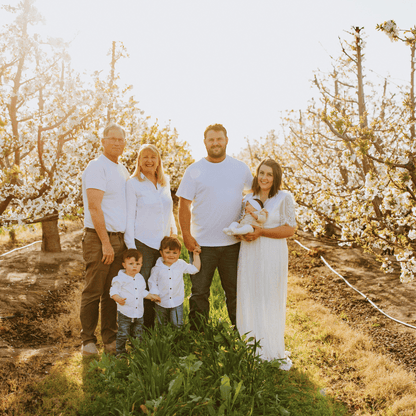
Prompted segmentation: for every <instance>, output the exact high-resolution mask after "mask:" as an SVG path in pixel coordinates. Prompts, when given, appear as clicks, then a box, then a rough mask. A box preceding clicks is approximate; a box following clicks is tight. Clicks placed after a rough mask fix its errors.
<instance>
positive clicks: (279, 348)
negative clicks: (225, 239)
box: [237, 190, 296, 370]
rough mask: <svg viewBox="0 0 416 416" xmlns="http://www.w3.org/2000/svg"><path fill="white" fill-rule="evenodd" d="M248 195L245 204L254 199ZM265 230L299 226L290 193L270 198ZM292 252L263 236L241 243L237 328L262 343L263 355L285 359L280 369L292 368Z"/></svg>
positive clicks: (261, 350) (283, 192)
mask: <svg viewBox="0 0 416 416" xmlns="http://www.w3.org/2000/svg"><path fill="white" fill-rule="evenodd" d="M255 197H256V196H253V195H252V194H250V195H247V196H246V198H245V200H244V203H245V202H246V201H247V200H248V199H251V198H255ZM264 208H265V209H266V210H267V211H268V217H267V220H266V222H265V224H264V228H275V227H278V226H281V225H285V224H286V225H289V226H291V227H295V226H296V219H295V202H294V199H293V197H292V194H291V193H290V192H288V191H282V190H281V191H279V192H278V193H277V194H276V195H275V196H274V197H272V198H270V199H267V200H266V202H265V204H264ZM287 274H288V249H287V243H286V239H285V238H279V239H277V238H268V237H259V238H258V239H257V240H255V241H252V242H246V241H242V242H241V248H240V255H239V260H238V275H237V328H238V331H239V332H240V334H241V335H243V334H246V333H248V335H247V336H248V337H255V339H256V340H257V341H260V346H261V349H260V351H259V355H260V357H261V358H262V359H264V360H268V361H272V360H275V359H284V361H283V362H282V363H281V366H280V368H281V369H283V370H289V369H290V367H291V366H292V362H291V360H290V359H289V358H288V353H287V352H285V343H284V331H285V321H286V295H287Z"/></svg>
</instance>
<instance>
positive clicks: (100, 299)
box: [81, 124, 296, 369]
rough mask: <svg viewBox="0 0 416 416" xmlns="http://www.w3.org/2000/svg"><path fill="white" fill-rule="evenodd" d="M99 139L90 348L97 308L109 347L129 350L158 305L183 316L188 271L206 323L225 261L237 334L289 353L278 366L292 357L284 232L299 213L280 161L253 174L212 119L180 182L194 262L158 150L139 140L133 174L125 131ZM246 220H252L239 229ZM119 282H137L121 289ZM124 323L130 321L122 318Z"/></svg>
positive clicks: (275, 354) (91, 220)
mask: <svg viewBox="0 0 416 416" xmlns="http://www.w3.org/2000/svg"><path fill="white" fill-rule="evenodd" d="M101 142H102V145H103V149H104V151H103V155H101V156H100V157H99V158H98V159H96V160H93V161H91V162H90V164H89V165H88V167H87V169H86V170H85V172H84V174H83V181H82V182H83V185H82V187H83V198H84V209H85V232H84V236H83V252H84V259H85V262H86V269H87V273H86V284H85V288H84V291H83V293H82V300H81V324H82V332H81V337H82V342H83V346H82V351H83V353H84V354H85V355H88V354H96V353H97V347H96V341H97V339H96V336H95V329H96V326H97V323H98V313H99V309H100V307H101V336H102V340H103V343H104V349H105V351H106V352H108V353H112V352H116V351H117V352H118V353H120V352H121V351H123V352H124V351H125V350H124V348H125V342H126V339H127V337H128V335H131V336H136V337H140V334H141V327H142V326H143V325H144V326H145V327H151V326H152V325H154V322H155V313H154V310H155V309H156V312H157V313H156V315H157V321H158V322H159V324H166V323H167V322H171V323H173V324H174V325H177V326H181V325H182V324H183V317H182V311H183V300H184V286H183V273H189V274H191V282H192V289H191V292H192V293H191V297H190V300H189V304H190V313H189V322H190V327H191V329H192V330H203V326H204V324H205V322H206V321H207V319H208V317H209V294H210V287H211V283H212V279H213V276H214V273H215V270H216V269H218V272H219V276H220V280H221V284H222V287H223V289H224V292H225V295H226V305H227V310H228V315H229V318H230V320H231V323H232V324H233V325H235V326H236V328H237V329H238V331H239V333H240V334H242V335H243V334H246V333H248V334H249V336H254V337H255V338H256V339H257V340H259V341H260V345H261V347H262V349H261V357H262V358H263V359H266V360H274V359H282V360H284V361H283V365H282V366H281V368H284V369H288V368H290V365H291V362H290V360H289V359H288V358H287V354H286V353H285V350H284V338H283V336H284V326H285V309H286V291H287V269H288V253H287V245H286V238H287V237H290V236H292V235H293V233H294V231H295V227H296V222H295V205H294V201H293V197H292V196H291V194H290V193H289V192H287V191H283V190H281V189H280V187H281V183H282V169H281V167H280V165H279V164H278V163H277V162H276V161H274V160H272V159H267V160H264V161H262V162H261V163H260V165H259V166H258V168H257V171H256V175H255V177H254V179H253V177H252V174H251V172H250V170H249V168H248V167H247V165H245V164H244V163H243V162H241V161H238V160H236V159H234V158H232V157H230V156H229V155H227V153H226V149H227V144H228V136H227V131H226V129H225V128H224V127H223V126H222V125H221V124H214V125H211V126H208V127H207V129H206V130H205V132H204V144H205V147H206V150H207V156H206V157H205V158H202V159H201V160H199V161H198V162H195V163H193V164H192V165H190V166H189V167H188V168H187V170H186V172H185V174H184V177H183V179H182V181H181V184H180V186H179V189H178V191H177V193H176V195H177V196H178V197H179V224H180V227H181V231H182V237H183V241H184V244H185V246H186V248H187V249H188V251H189V254H190V259H191V264H187V263H186V262H184V261H183V260H180V259H179V255H180V251H181V243H180V241H179V239H178V238H177V236H176V234H177V229H176V224H175V219H174V215H173V202H172V198H171V194H170V185H169V179H168V177H167V176H166V175H165V173H164V171H163V164H162V160H161V157H160V153H159V151H158V149H157V148H156V147H155V146H153V145H150V144H147V145H144V146H142V147H141V148H140V151H139V155H138V158H137V164H136V168H135V171H134V173H133V175H132V176H131V178H130V179H128V176H129V175H128V173H127V170H126V169H125V168H124V167H123V166H122V165H121V164H120V163H118V158H119V157H120V156H121V154H122V152H123V150H124V147H125V144H126V142H125V132H124V130H123V129H122V128H121V127H120V126H118V125H111V126H109V127H107V128H106V129H105V130H104V134H103V138H102V140H101ZM244 192H245V193H246V196H245V197H244ZM243 197H244V198H243ZM240 219H241V221H240V223H238V221H239V220H240ZM230 224H231V225H230ZM240 225H241V226H246V225H247V226H248V227H249V228H247V227H246V228H245V231H244V233H241V232H236V230H237V229H239V228H240ZM231 229H232V230H233V231H232V232H231V231H230V230H231ZM246 231H249V232H246ZM126 248H127V249H128V251H127V252H126V251H125V250H126ZM123 253H124V257H123ZM115 276H117V277H116V278H115ZM113 278H114V279H113ZM112 281H113V285H111V282H112ZM123 282H124V286H125V288H127V287H130V289H127V290H125V291H124V292H123ZM110 288H111V292H110ZM130 295H131V296H130ZM110 296H111V297H110ZM130 298H131V300H130V301H129V302H128V300H129V299H130ZM116 302H117V305H118V316H119V318H118V319H119V329H118V331H119V332H120V333H121V335H120V334H118V335H117V322H116V316H117V315H116V310H117V306H116ZM143 302H145V303H144V307H143ZM155 302H156V304H155ZM123 311H124V312H123ZM129 315H131V316H129ZM124 318H126V320H124V321H123V319H124ZM123 322H124V323H123ZM126 322H129V323H130V324H131V325H127V326H128V327H126ZM130 326H131V328H130ZM117 337H118V338H119V339H118V341H117V342H116V338H117Z"/></svg>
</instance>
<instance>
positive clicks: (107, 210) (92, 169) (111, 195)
mask: <svg viewBox="0 0 416 416" xmlns="http://www.w3.org/2000/svg"><path fill="white" fill-rule="evenodd" d="M129 176H130V175H129V172H128V171H127V169H126V168H125V167H124V166H123V165H122V164H120V163H114V162H112V161H111V160H110V159H108V158H107V157H105V156H104V155H101V156H100V157H98V158H97V159H94V160H91V162H90V163H89V164H88V166H87V168H86V169H85V171H84V173H83V174H82V199H83V200H84V226H85V227H87V228H94V224H93V222H92V218H91V213H90V210H89V206H88V198H87V189H98V190H100V191H104V195H103V199H102V201H101V209H102V210H103V213H104V220H105V227H106V229H107V231H112V232H122V233H124V232H125V231H126V222H127V216H126V182H127V179H128V178H129Z"/></svg>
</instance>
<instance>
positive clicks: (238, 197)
mask: <svg viewBox="0 0 416 416" xmlns="http://www.w3.org/2000/svg"><path fill="white" fill-rule="evenodd" d="M252 182H253V176H252V174H251V172H250V169H249V168H248V166H247V165H246V164H245V163H243V162H241V161H240V160H237V159H234V158H232V157H230V156H226V158H225V159H224V160H223V161H222V162H219V163H211V162H208V161H207V160H206V159H205V158H203V159H201V160H199V161H198V162H195V163H193V164H192V165H191V166H189V167H188V168H187V169H186V171H185V174H184V176H183V179H182V182H181V184H180V186H179V189H178V191H177V192H176V195H177V196H179V197H182V198H185V199H188V200H190V201H192V209H191V212H192V217H191V234H192V236H193V237H194V238H195V239H196V241H197V242H198V244H199V245H200V246H208V247H219V246H229V245H231V244H235V243H237V242H238V240H237V239H236V238H235V237H233V236H229V235H227V234H225V233H224V232H223V231H222V230H223V229H224V228H226V227H228V226H229V225H230V224H231V223H232V222H234V221H238V220H239V218H240V214H241V208H242V205H241V204H242V199H243V190H244V189H250V188H251V185H252Z"/></svg>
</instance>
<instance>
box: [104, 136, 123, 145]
mask: <svg viewBox="0 0 416 416" xmlns="http://www.w3.org/2000/svg"><path fill="white" fill-rule="evenodd" d="M104 139H105V140H108V141H109V142H110V143H120V144H121V143H124V141H125V139H116V138H115V137H104Z"/></svg>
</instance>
